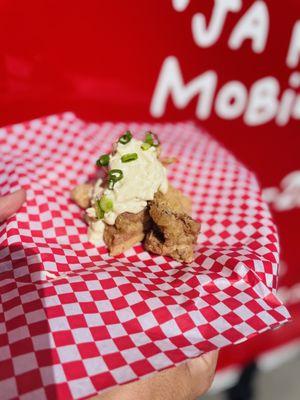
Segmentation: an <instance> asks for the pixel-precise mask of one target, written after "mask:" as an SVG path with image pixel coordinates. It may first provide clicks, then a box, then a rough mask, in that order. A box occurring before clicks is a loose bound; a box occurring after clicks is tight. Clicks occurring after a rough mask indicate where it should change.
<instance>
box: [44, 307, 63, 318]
mask: <svg viewBox="0 0 300 400" xmlns="http://www.w3.org/2000/svg"><path fill="white" fill-rule="evenodd" d="M45 312H46V314H47V317H48V318H57V317H62V316H64V315H65V313H64V309H63V307H62V306H61V305H57V306H50V307H47V308H45Z"/></svg>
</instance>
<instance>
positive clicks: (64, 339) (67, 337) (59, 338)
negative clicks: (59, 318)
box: [52, 331, 75, 347]
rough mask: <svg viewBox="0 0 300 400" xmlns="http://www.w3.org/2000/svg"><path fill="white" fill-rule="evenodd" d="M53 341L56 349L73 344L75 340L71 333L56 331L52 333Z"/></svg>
mask: <svg viewBox="0 0 300 400" xmlns="http://www.w3.org/2000/svg"><path fill="white" fill-rule="evenodd" d="M52 335H53V339H54V342H55V344H56V346H57V347H59V346H67V345H69V344H74V343H75V340H74V338H73V335H72V332H71V331H57V332H53V333H52Z"/></svg>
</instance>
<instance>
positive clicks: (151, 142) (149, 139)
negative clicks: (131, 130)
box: [143, 132, 160, 150]
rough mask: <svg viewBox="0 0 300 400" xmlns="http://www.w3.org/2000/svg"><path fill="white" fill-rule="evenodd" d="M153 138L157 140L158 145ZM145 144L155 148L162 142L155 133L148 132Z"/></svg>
mask: <svg viewBox="0 0 300 400" xmlns="http://www.w3.org/2000/svg"><path fill="white" fill-rule="evenodd" d="M153 138H155V139H156V143H154V139H153ZM144 143H147V144H149V145H150V146H154V147H158V146H159V145H160V141H159V139H158V136H157V135H156V134H155V133H153V132H146V134H145V140H144ZM148 148H149V147H148ZM143 150H144V149H143Z"/></svg>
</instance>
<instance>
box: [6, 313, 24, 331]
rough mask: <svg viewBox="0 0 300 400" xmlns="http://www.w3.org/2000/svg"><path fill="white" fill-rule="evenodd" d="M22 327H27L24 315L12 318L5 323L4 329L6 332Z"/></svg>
mask: <svg viewBox="0 0 300 400" xmlns="http://www.w3.org/2000/svg"><path fill="white" fill-rule="evenodd" d="M24 325H27V324H26V318H25V315H19V316H18V317H15V318H12V319H11V320H10V321H6V328H7V330H8V331H10V330H13V329H16V328H19V327H20V326H24Z"/></svg>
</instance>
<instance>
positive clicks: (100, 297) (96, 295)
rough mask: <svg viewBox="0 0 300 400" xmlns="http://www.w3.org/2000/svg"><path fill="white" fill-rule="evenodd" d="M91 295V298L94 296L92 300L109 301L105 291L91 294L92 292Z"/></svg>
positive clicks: (93, 291) (95, 291) (94, 291)
mask: <svg viewBox="0 0 300 400" xmlns="http://www.w3.org/2000/svg"><path fill="white" fill-rule="evenodd" d="M90 294H91V296H92V298H93V299H94V300H96V301H97V300H106V299H107V297H106V295H105V292H104V291H103V290H100V289H99V290H92V291H91V292H90Z"/></svg>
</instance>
